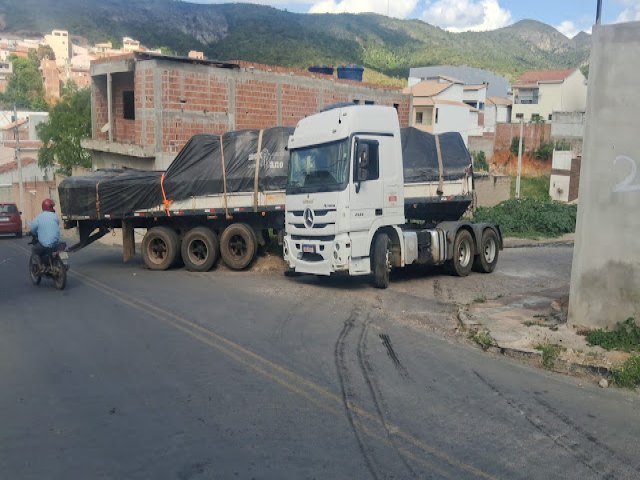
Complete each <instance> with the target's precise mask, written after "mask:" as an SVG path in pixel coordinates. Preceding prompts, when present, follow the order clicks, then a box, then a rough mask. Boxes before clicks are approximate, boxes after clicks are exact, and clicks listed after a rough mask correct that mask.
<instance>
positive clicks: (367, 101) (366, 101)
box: [364, 100, 376, 105]
mask: <svg viewBox="0 0 640 480" xmlns="http://www.w3.org/2000/svg"><path fill="white" fill-rule="evenodd" d="M375 103H376V102H374V101H373V100H365V101H364V104H365V105H373V104H375Z"/></svg>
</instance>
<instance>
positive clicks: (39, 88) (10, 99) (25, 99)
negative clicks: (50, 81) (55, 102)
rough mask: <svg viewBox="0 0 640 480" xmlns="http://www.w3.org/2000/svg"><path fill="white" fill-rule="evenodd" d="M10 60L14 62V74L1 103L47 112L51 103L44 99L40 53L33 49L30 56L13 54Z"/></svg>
mask: <svg viewBox="0 0 640 480" xmlns="http://www.w3.org/2000/svg"><path fill="white" fill-rule="evenodd" d="M9 60H10V61H11V63H13V74H12V75H11V77H9V82H8V83H7V89H6V90H5V92H4V93H2V94H0V103H2V104H3V105H4V107H5V108H12V107H13V105H16V107H18V108H21V109H28V110H35V111H45V112H46V111H47V110H49V105H47V102H46V100H45V99H44V84H43V83H42V75H41V74H40V70H39V68H40V61H39V60H38V54H37V53H36V52H35V51H33V50H32V51H30V52H29V57H28V58H20V57H16V56H15V55H12V56H11V57H9Z"/></svg>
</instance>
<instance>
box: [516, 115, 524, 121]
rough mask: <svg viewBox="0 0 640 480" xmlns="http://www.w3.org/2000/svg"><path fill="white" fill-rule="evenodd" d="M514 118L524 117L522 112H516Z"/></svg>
mask: <svg viewBox="0 0 640 480" xmlns="http://www.w3.org/2000/svg"><path fill="white" fill-rule="evenodd" d="M516 118H517V119H518V120H522V119H523V118H524V113H516Z"/></svg>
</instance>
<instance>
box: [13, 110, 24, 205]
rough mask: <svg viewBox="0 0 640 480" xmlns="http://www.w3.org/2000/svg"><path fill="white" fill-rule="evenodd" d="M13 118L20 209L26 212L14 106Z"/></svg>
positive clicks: (17, 126)
mask: <svg viewBox="0 0 640 480" xmlns="http://www.w3.org/2000/svg"><path fill="white" fill-rule="evenodd" d="M13 118H14V119H15V138H16V153H15V158H16V164H17V165H18V209H19V210H20V211H21V212H23V211H24V185H23V183H22V158H21V156H20V125H19V124H18V109H17V107H16V104H15V103H14V104H13Z"/></svg>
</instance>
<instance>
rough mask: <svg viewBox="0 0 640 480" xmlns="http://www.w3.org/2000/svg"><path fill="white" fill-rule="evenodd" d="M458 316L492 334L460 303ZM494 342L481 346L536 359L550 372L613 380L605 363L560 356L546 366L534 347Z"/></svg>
mask: <svg viewBox="0 0 640 480" xmlns="http://www.w3.org/2000/svg"><path fill="white" fill-rule="evenodd" d="M457 318H458V322H459V323H460V325H461V326H462V327H463V328H465V329H467V330H469V331H470V332H477V331H478V330H482V329H484V330H486V331H487V332H488V333H489V334H491V331H490V330H489V329H488V328H487V327H486V326H485V325H484V324H482V323H481V322H480V321H478V320H475V319H474V318H473V316H471V315H469V314H467V312H465V307H464V306H462V305H458V313H457ZM469 338H470V337H469ZM494 342H495V345H491V346H489V347H487V348H483V347H481V346H480V347H479V348H480V349H481V350H484V351H486V352H491V353H495V354H500V355H504V356H506V357H510V358H514V359H517V360H528V361H535V362H536V366H537V367H539V368H542V369H543V370H548V371H550V372H556V373H563V374H581V375H590V376H598V377H600V378H605V379H607V380H609V381H610V380H611V368H610V367H608V366H605V365H584V364H581V363H576V362H571V361H568V360H564V359H562V358H558V359H556V360H555V362H554V365H553V368H545V367H543V366H542V352H540V351H538V350H532V349H523V348H514V347H507V346H503V345H500V344H499V343H498V342H497V341H495V339H494Z"/></svg>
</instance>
